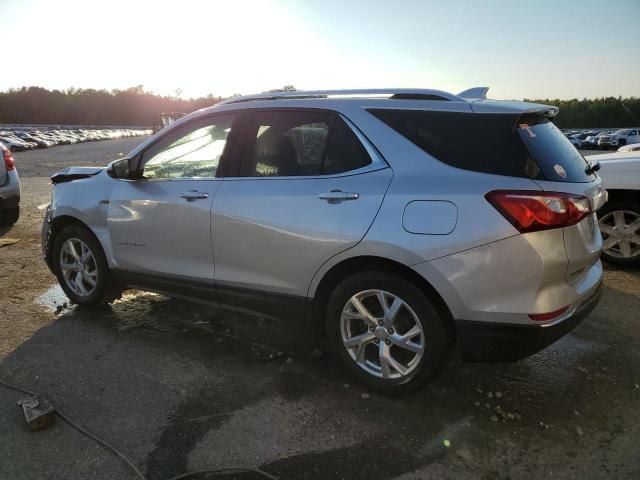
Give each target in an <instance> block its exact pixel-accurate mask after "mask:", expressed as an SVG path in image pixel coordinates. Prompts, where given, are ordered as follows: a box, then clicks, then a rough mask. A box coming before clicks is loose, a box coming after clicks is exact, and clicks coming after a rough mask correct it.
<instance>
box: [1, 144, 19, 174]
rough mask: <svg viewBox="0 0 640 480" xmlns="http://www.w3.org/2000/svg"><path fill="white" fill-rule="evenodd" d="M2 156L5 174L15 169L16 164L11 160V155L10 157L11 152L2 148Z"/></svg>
mask: <svg viewBox="0 0 640 480" xmlns="http://www.w3.org/2000/svg"><path fill="white" fill-rule="evenodd" d="M2 156H3V158H4V166H5V167H7V172H10V171H11V170H13V169H14V168H16V162H15V160H14V159H13V155H11V150H9V149H8V148H2Z"/></svg>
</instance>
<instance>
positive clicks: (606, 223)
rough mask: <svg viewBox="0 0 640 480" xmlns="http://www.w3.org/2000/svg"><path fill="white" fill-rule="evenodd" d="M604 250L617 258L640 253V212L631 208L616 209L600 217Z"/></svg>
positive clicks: (631, 256) (634, 255) (629, 256)
mask: <svg viewBox="0 0 640 480" xmlns="http://www.w3.org/2000/svg"><path fill="white" fill-rule="evenodd" d="M599 223H600V231H601V232H602V236H603V245H602V250H603V251H604V253H605V254H607V255H609V256H611V257H615V258H633V257H636V256H638V255H640V214H638V213H636V212H632V211H630V210H615V211H613V212H609V213H607V214H606V215H604V216H603V217H602V218H601V219H600V222H599Z"/></svg>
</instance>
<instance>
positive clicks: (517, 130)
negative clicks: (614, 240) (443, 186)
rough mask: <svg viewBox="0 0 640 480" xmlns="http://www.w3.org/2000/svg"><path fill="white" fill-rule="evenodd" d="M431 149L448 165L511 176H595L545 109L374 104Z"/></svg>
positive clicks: (571, 179) (558, 179)
mask: <svg viewBox="0 0 640 480" xmlns="http://www.w3.org/2000/svg"><path fill="white" fill-rule="evenodd" d="M369 112H370V113H371V114H373V115H374V116H376V117H377V118H378V119H380V120H382V121H383V122H384V123H386V124H387V125H389V126H390V127H391V128H393V129H394V130H396V131H397V132H398V133H400V134H401V135H403V136H404V137H406V138H407V139H408V140H410V141H411V142H413V143H414V144H415V145H417V146H418V147H420V148H421V149H422V150H424V151H425V152H427V153H428V154H429V155H431V156H433V157H435V158H437V159H438V160H440V161H441V162H444V163H446V164H448V165H451V166H454V167H457V168H463V169H465V170H474V171H478V172H484V173H491V174H495V175H507V176H512V177H527V178H532V179H536V180H551V181H556V182H590V181H592V180H594V179H595V176H594V175H587V174H586V173H585V172H584V170H585V168H586V167H587V162H586V161H585V160H584V158H583V157H582V155H580V153H579V152H578V151H577V150H576V149H575V148H574V147H573V145H572V144H571V142H570V141H569V140H567V139H566V138H565V136H564V135H563V134H562V132H560V130H558V129H557V128H556V126H555V125H553V123H551V122H550V121H549V120H548V119H547V118H546V117H544V116H542V115H522V116H521V115H514V114H475V113H461V112H434V111H425V110H395V109H371V110H369Z"/></svg>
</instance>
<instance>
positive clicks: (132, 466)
mask: <svg viewBox="0 0 640 480" xmlns="http://www.w3.org/2000/svg"><path fill="white" fill-rule="evenodd" d="M0 385H2V386H3V387H5V388H9V389H11V390H15V391H16V392H20V393H24V394H26V395H30V396H32V397H35V396H36V394H35V393H33V392H30V391H29V390H26V389H24V388H21V387H18V386H16V385H13V384H11V383H8V382H5V381H4V380H1V379H0ZM56 415H58V417H60V419H61V420H63V421H64V422H66V423H67V424H69V426H71V427H72V428H74V429H76V430H77V431H78V432H80V433H81V434H83V435H85V436H87V437H89V438H90V439H91V440H93V441H94V442H96V443H98V444H99V445H102V446H103V447H104V448H106V449H107V450H110V451H111V452H112V453H114V454H115V455H117V456H118V457H120V459H121V460H122V461H123V462H125V463H126V464H127V466H128V467H129V468H130V469H131V471H132V472H133V473H134V474H135V475H136V476H137V477H138V478H140V479H141V480H147V479H146V477H145V476H144V475H143V473H142V472H141V471H140V470H139V469H138V467H136V465H135V464H134V463H133V462H132V461H131V460H129V459H128V458H127V457H126V456H125V454H124V453H122V452H120V451H119V450H118V449H117V448H116V447H114V446H113V445H111V444H110V443H108V442H106V441H105V440H103V439H101V438H100V437H98V436H97V435H94V434H93V433H91V432H90V431H88V430H87V429H86V428H84V427H82V426H80V425H78V424H77V423H76V422H74V421H73V420H71V419H70V418H69V417H67V416H66V415H64V414H62V412H60V411H59V410H57V409H56ZM245 472H246V473H256V474H258V475H261V476H262V477H264V478H268V479H269V480H278V477H275V476H273V475H271V474H270V473H267V472H265V471H264V470H260V469H259V468H247V467H228V468H219V469H214V470H193V471H191V472H187V473H182V474H180V475H177V476H175V477H171V478H168V479H166V480H182V479H185V478H189V477H191V476H194V475H225V474H232V473H245Z"/></svg>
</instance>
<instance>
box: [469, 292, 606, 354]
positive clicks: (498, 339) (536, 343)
mask: <svg viewBox="0 0 640 480" xmlns="http://www.w3.org/2000/svg"><path fill="white" fill-rule="evenodd" d="M601 296H602V283H600V284H598V286H597V287H596V289H595V291H594V292H593V293H592V294H591V295H590V296H589V297H588V298H586V299H585V300H584V301H583V302H582V303H580V304H579V305H578V307H577V308H576V309H575V311H574V312H573V313H572V314H571V315H570V316H568V317H566V318H565V319H563V320H561V321H559V322H558V323H555V324H551V325H513V324H511V325H509V324H504V323H487V322H477V321H465V320H458V321H456V327H457V330H458V341H459V344H460V352H461V354H462V358H463V360H466V361H476V362H513V361H516V360H521V359H523V358H526V357H529V356H531V355H533V354H534V353H537V352H539V351H540V350H542V349H543V348H545V347H547V346H549V345H551V344H552V343H554V342H556V341H557V340H558V339H560V338H562V337H563V336H565V335H566V334H567V333H569V332H570V331H571V330H572V329H573V328H574V327H575V326H576V325H578V324H579V323H580V322H581V321H582V320H584V318H585V317H586V316H587V315H589V313H591V311H592V310H593V309H594V308H595V307H596V305H597V304H598V302H599V301H600V297H601Z"/></svg>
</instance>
